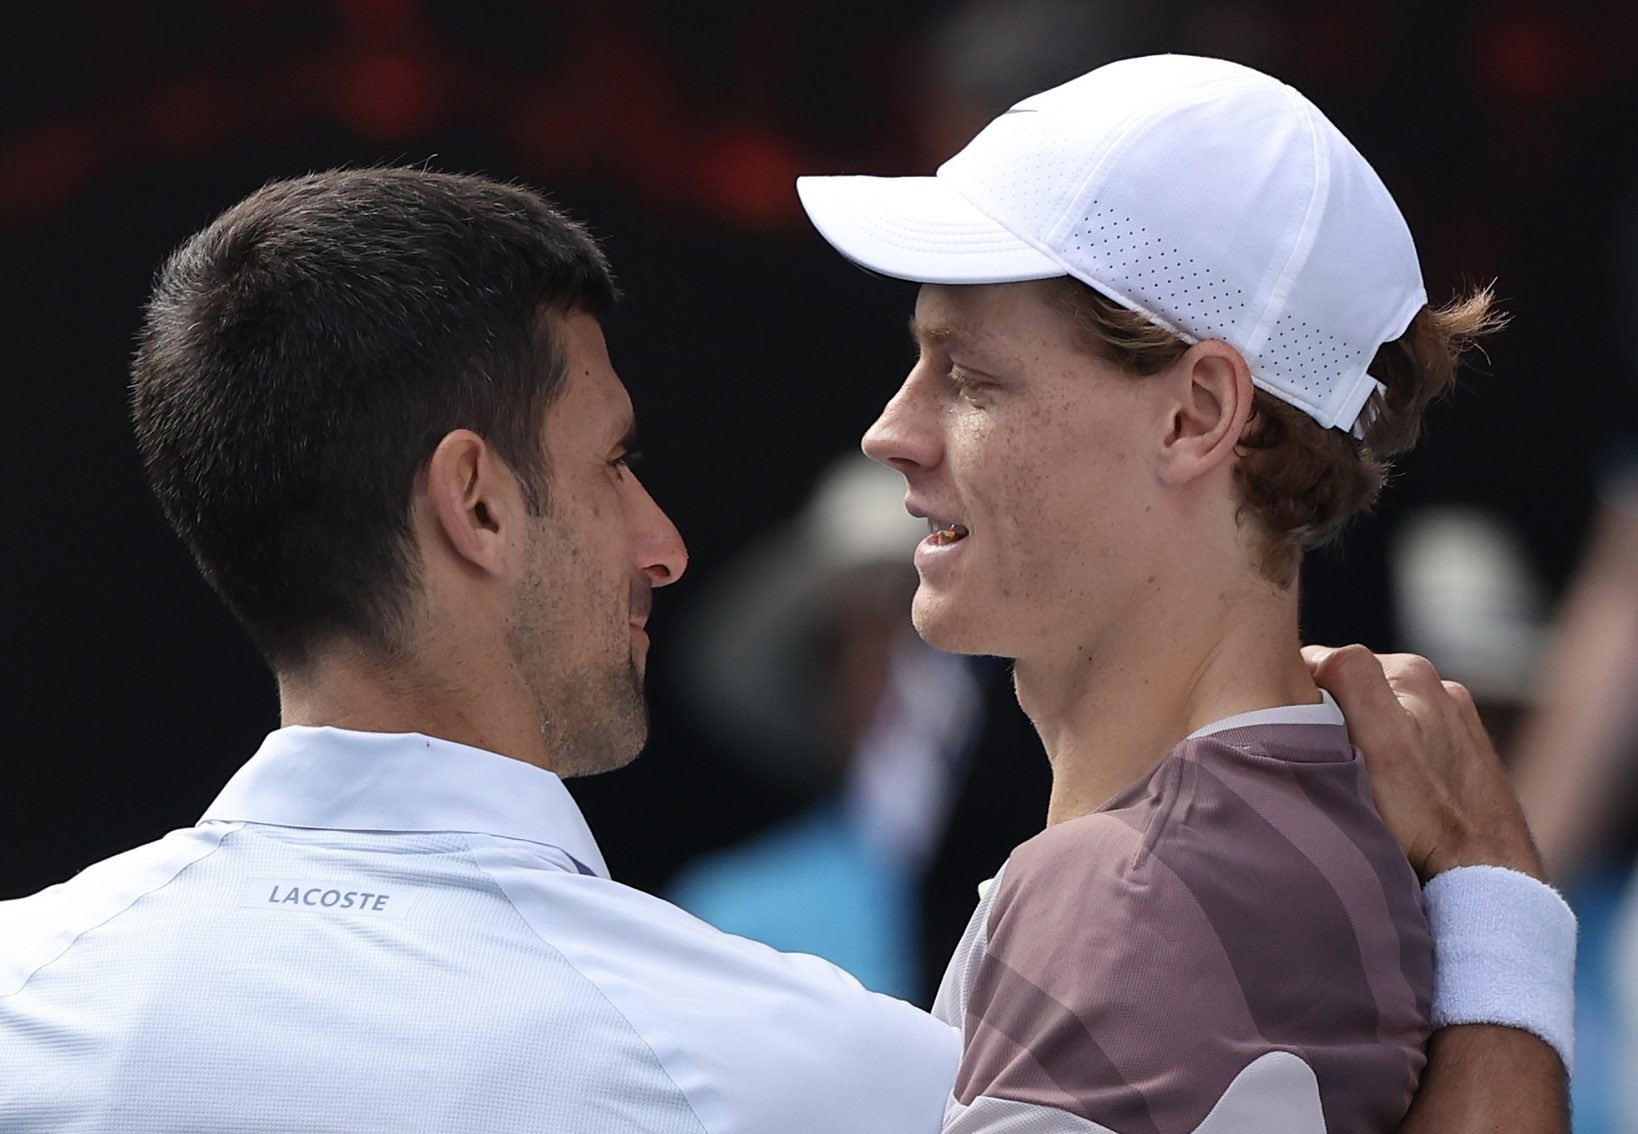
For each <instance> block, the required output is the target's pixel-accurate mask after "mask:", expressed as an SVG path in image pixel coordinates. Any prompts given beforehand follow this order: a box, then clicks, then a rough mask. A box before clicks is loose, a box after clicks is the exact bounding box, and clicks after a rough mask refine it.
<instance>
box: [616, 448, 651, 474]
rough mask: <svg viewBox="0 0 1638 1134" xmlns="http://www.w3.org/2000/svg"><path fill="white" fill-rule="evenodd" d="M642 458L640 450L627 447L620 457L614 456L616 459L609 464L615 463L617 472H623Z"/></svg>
mask: <svg viewBox="0 0 1638 1134" xmlns="http://www.w3.org/2000/svg"><path fill="white" fill-rule="evenodd" d="M642 459H643V455H642V453H640V452H638V451H637V450H636V449H627V450H626V451H625V452H624V453H621V454H620V455H619V456H618V457H616V458H614V460H612V461H610V462H609V464H611V465H613V466H614V468H615V470H616V471H617V472H622V473H623V472H627V471H629V470H630V469H631V468H632V466H634V465H635V464H637V462H639V461H641V460H642Z"/></svg>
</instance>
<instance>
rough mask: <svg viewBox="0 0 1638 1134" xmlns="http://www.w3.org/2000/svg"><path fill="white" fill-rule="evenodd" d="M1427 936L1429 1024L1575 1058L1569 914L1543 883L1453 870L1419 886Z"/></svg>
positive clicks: (1482, 870) (1569, 1062) (1489, 869)
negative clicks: (1485, 1027)
mask: <svg viewBox="0 0 1638 1134" xmlns="http://www.w3.org/2000/svg"><path fill="white" fill-rule="evenodd" d="M1422 898H1423V901H1424V903H1425V905H1426V907H1427V914H1428V928H1429V929H1430V930H1431V931H1432V933H1433V1026H1434V1027H1435V1028H1443V1027H1448V1026H1450V1025H1452V1024H1502V1025H1505V1026H1507V1027H1510V1028H1522V1029H1523V1030H1524V1031H1527V1032H1531V1033H1533V1034H1535V1035H1537V1036H1540V1037H1541V1038H1542V1039H1543V1040H1545V1041H1547V1042H1548V1043H1549V1044H1551V1045H1552V1046H1553V1048H1554V1049H1556V1050H1557V1051H1558V1054H1559V1057H1560V1058H1561V1059H1562V1060H1563V1061H1564V1069H1565V1071H1566V1072H1568V1071H1570V1070H1571V1069H1572V1067H1573V1065H1574V1059H1575V988H1574V984H1575V934H1576V924H1575V914H1573V913H1571V912H1570V907H1569V906H1568V905H1567V904H1566V903H1565V901H1564V899H1563V898H1561V897H1559V894H1558V891H1557V890H1554V889H1553V888H1552V887H1551V886H1549V885H1547V884H1546V883H1545V882H1539V881H1537V880H1536V879H1534V878H1531V877H1530V876H1529V875H1528V874H1520V873H1519V872H1518V871H1516V870H1507V869H1505V868H1503V867H1500V866H1459V867H1456V868H1455V869H1454V870H1447V871H1445V872H1444V873H1443V874H1439V875H1436V876H1435V877H1434V878H1433V879H1432V881H1430V882H1429V883H1428V884H1427V885H1426V886H1425V887H1423V888H1422Z"/></svg>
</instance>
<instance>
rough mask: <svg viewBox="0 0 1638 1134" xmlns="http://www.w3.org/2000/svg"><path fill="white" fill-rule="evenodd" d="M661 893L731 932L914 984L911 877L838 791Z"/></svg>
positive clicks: (897, 990) (877, 985) (688, 871)
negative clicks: (868, 832)
mask: <svg viewBox="0 0 1638 1134" xmlns="http://www.w3.org/2000/svg"><path fill="white" fill-rule="evenodd" d="M666 896H667V897H668V898H670V899H671V901H673V902H675V903H676V904H677V905H679V906H681V907H682V908H683V909H685V910H688V911H689V912H690V913H692V914H694V915H695V916H696V917H700V918H703V919H704V920H705V921H708V922H710V923H711V924H712V925H714V926H716V927H717V928H719V929H723V930H726V931H727V932H729V933H737V934H740V935H742V936H744V937H750V938H754V939H755V940H758V941H762V942H766V943H767V944H769V945H772V946H773V947H774V948H776V949H783V950H787V951H795V952H803V953H814V954H817V955H818V956H821V957H823V958H825V959H826V960H828V961H830V962H832V963H834V964H837V965H840V966H841V967H842V968H844V969H846V970H847V971H848V972H850V973H852V974H853V975H854V976H855V977H857V978H858V979H859V982H860V983H861V984H863V985H864V986H865V987H866V988H870V989H873V990H875V991H876V992H885V993H887V994H888V995H890V996H897V997H900V998H902V999H906V1000H910V999H914V998H915V996H916V995H917V993H918V991H919V988H920V977H919V973H918V970H917V963H918V961H917V959H918V957H919V955H920V949H921V945H920V940H919V934H920V925H919V918H918V916H917V908H918V907H917V902H916V896H915V890H914V884H913V882H912V881H911V879H910V878H909V877H908V876H907V875H906V874H905V872H904V870H903V869H902V868H901V867H900V866H899V865H897V864H896V863H895V862H894V861H893V860H892V859H891V858H890V857H889V856H887V855H884V854H882V853H881V852H880V851H879V850H877V849H875V847H874V846H873V845H872V844H871V842H870V840H869V838H868V837H867V836H866V834H865V832H864V830H863V828H862V826H861V824H860V823H858V822H857V821H856V820H855V819H854V818H853V811H852V809H851V808H849V807H847V806H845V805H844V804H843V803H842V802H841V801H840V800H830V801H826V802H824V803H821V804H819V805H817V806H815V807H813V808H811V809H809V810H808V811H806V812H804V813H803V814H801V815H799V816H797V817H796V818H795V819H792V820H790V821H789V822H787V823H784V824H781V825H780V826H777V827H775V828H773V829H772V830H771V831H769V832H768V833H766V834H764V835H762V836H760V837H759V838H756V839H752V840H750V841H749V842H745V843H741V844H739V845H737V846H734V847H731V848H729V849H728V850H724V851H720V852H718V853H716V854H713V855H707V856H706V857H704V858H702V859H700V860H699V861H697V862H695V863H693V864H691V865H690V866H688V867H685V868H684V869H683V871H682V872H681V873H679V874H678V876H677V878H676V880H675V882H674V883H673V884H672V887H671V891H670V893H669V894H667V895H666Z"/></svg>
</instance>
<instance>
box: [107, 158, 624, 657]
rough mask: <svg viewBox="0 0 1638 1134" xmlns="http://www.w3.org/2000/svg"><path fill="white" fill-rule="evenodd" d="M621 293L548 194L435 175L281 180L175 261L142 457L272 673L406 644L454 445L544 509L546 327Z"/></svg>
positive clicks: (140, 380)
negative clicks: (447, 445)
mask: <svg viewBox="0 0 1638 1134" xmlns="http://www.w3.org/2000/svg"><path fill="white" fill-rule="evenodd" d="M615 298H616V289H615V285H614V281H613V277H612V276H611V275H610V272H609V268H608V263H607V261H606V260H605V259H604V258H603V254H602V252H601V251H600V250H599V248H598V246H597V243H596V241H595V240H594V239H593V238H592V237H591V235H590V234H589V233H587V231H586V230H585V229H584V228H582V227H581V226H580V225H579V224H577V223H575V222H574V221H572V220H570V219H569V218H567V217H566V216H564V215H563V214H562V213H560V212H559V211H558V210H557V209H555V208H554V207H553V206H552V205H551V204H550V203H549V202H548V201H547V200H546V199H545V198H543V197H542V196H541V195H539V194H538V193H535V192H533V191H531V190H528V189H525V188H521V187H519V186H515V185H504V184H500V183H497V182H495V181H491V180H489V179H487V178H483V177H476V176H467V175H459V174H448V173H436V172H431V171H427V170H422V169H400V168H372V169H349V170H332V171H329V172H325V173H315V174H310V175H308V176H305V177H298V178H294V179H291V180H285V181H274V182H272V183H270V184H268V185H266V186H264V187H263V188H262V189H260V190H258V191H257V192H255V193H252V194H251V195H250V196H249V197H247V198H245V199H244V200H243V201H241V202H240V203H239V204H237V205H235V206H233V207H232V208H231V209H229V210H228V211H227V212H225V213H223V214H222V215H221V216H220V217H218V218H217V219H216V220H215V221H213V222H212V223H211V224H210V225H209V226H208V227H207V228H205V229H204V230H203V231H202V232H199V233H198V234H196V235H195V236H193V237H192V238H191V239H190V240H188V241H187V243H185V244H184V245H183V246H182V247H181V248H180V249H178V250H177V251H176V252H175V253H173V254H172V255H171V257H170V259H169V260H168V261H167V262H166V263H165V266H164V267H163V268H162V269H161V271H160V273H159V277H158V281H157V282H156V284H155V286H154V291H153V295H152V297H151V299H150V300H149V303H148V306H147V311H146V318H145V320H144V322H143V326H142V329H141V332H140V335H139V340H138V347H137V351H136V358H135V361H134V363H133V365H132V382H131V390H132V399H131V404H132V418H133V421H134V423H135V426H136V437H137V444H138V447H139V448H140V449H141V452H142V458H143V461H144V463H145V465H146V466H147V470H148V478H149V481H150V483H151V484H152V486H153V490H154V494H155V495H156V496H157V497H158V498H159V503H160V506H161V507H162V508H163V509H164V512H165V515H166V517H167V518H168V519H169V520H170V522H171V525H172V526H173V527H174V528H175V529H176V531H177V534H178V535H180V536H181V537H182V540H183V542H184V543H186V544H187V546H188V548H189V550H190V551H192V553H193V556H194V558H195V560H196V561H197V562H198V564H199V568H200V570H201V571H202V572H203V574H204V576H205V578H206V579H207V580H208V581H209V582H210V584H211V586H212V587H214V588H215V590H216V591H217V593H218V594H220V595H221V596H222V598H223V599H224V600H225V601H226V603H227V604H228V606H229V607H230V608H231V609H232V611H233V612H234V614H235V615H236V616H237V617H238V619H239V620H240V622H242V623H243V624H244V626H245V628H246V629H247V630H248V631H249V632H250V635H251V637H252V638H254V639H255V641H256V642H257V644H258V646H260V648H261V649H262V651H263V652H264V653H265V654H266V655H267V657H268V659H269V661H270V662H272V664H273V665H274V666H275V667H281V666H293V665H300V664H302V663H303V662H305V661H306V660H308V659H309V658H310V657H311V654H312V651H313V650H314V648H315V647H317V646H319V645H320V644H322V643H324V642H326V641H329V640H334V639H336V638H339V637H342V636H347V637H352V638H354V639H357V640H359V641H361V642H363V643H365V644H367V645H369V646H372V647H375V648H378V649H380V650H383V651H386V652H388V653H392V652H395V651H397V650H398V649H400V648H401V647H402V645H403V640H402V639H403V630H404V626H405V615H406V613H407V609H408V608H407V602H408V600H409V598H410V595H411V588H412V586H413V584H414V582H415V580H416V577H417V571H418V563H417V562H416V559H415V556H414V553H413V544H412V542H411V529H410V522H409V504H410V494H411V489H412V486H413V483H414V479H415V476H416V475H417V473H418V472H419V471H420V469H421V467H422V466H423V465H424V464H425V462H426V461H427V460H428V458H430V456H431V455H432V452H433V450H434V449H435V448H436V447H437V445H438V442H439V441H440V440H441V439H442V438H443V437H444V436H445V435H446V434H448V433H449V432H450V431H451V430H453V429H459V428H467V429H471V430H473V431H474V432H476V433H478V434H479V435H481V436H482V437H484V438H485V440H487V441H488V442H489V443H490V444H491V445H493V446H494V448H495V450H496V451H497V452H498V453H499V455H500V456H501V457H502V458H503V459H504V460H505V461H506V462H507V464H508V465H509V466H510V467H511V468H512V470H513V471H514V472H516V473H517V474H518V476H519V478H520V480H521V481H522V482H523V484H524V487H525V491H526V493H528V496H529V505H530V507H531V508H532V509H534V510H535V511H537V512H540V511H543V510H544V509H545V508H546V506H547V492H548V487H549V486H548V485H547V483H546V466H545V456H544V454H543V452H542V449H541V445H542V429H543V425H544V421H545V415H546V411H547V409H548V408H549V406H550V405H551V403H552V401H553V399H554V398H555V397H556V396H557V394H558V393H559V391H560V389H561V386H562V379H563V369H564V364H563V358H562V356H561V348H560V347H559V346H558V345H557V344H556V343H555V342H554V340H553V319H552V318H551V315H552V313H554V312H556V313H563V312H567V311H570V310H574V309H581V310H585V311H589V312H591V313H592V314H599V313H601V312H602V311H604V310H606V309H607V308H608V307H609V306H610V305H612V304H613V302H614V300H615Z"/></svg>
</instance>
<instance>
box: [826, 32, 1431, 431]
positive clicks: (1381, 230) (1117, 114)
mask: <svg viewBox="0 0 1638 1134" xmlns="http://www.w3.org/2000/svg"><path fill="white" fill-rule="evenodd" d="M796 188H797V193H798V194H799V195H800V196H801V198H802V205H803V207H804V208H805V209H806V210H807V213H808V216H809V218H810V219H811V220H812V221H813V223H814V226H815V227H816V228H818V230H819V232H820V233H821V235H823V236H824V238H825V239H826V240H828V241H829V242H830V243H831V244H832V245H834V246H835V247H836V249H837V250H838V251H839V252H841V253H842V254H843V255H844V256H846V257H848V258H849V259H851V260H854V261H856V262H857V263H859V264H861V265H863V266H864V267H866V268H869V269H871V270H872V271H876V272H880V273H881V274H883V275H887V276H893V277H896V278H898V279H905V280H913V281H915V282H918V283H947V284H979V283H1011V282H1014V281H1018V280H1035V279H1048V278H1052V277H1056V276H1064V275H1069V276H1073V277H1075V278H1076V279H1078V280H1081V281H1082V282H1084V283H1086V284H1088V285H1090V286H1091V287H1093V288H1095V289H1096V290H1097V291H1098V292H1100V293H1102V294H1103V295H1105V296H1107V297H1109V298H1110V299H1111V300H1113V301H1115V302H1116V303H1119V304H1120V305H1121V306H1123V307H1126V308H1129V309H1131V310H1133V311H1136V312H1138V313H1139V314H1141V315H1143V316H1145V317H1146V318H1148V319H1150V320H1151V321H1153V322H1154V323H1157V324H1159V325H1160V326H1162V327H1165V328H1166V329H1167V330H1169V331H1171V332H1173V333H1174V334H1176V335H1178V336H1180V337H1181V338H1183V339H1185V340H1187V341H1189V342H1199V341H1201V340H1204V339H1220V340H1222V341H1224V342H1227V343H1228V344H1230V345H1231V346H1233V347H1234V348H1235V349H1236V350H1238V351H1239V352H1240V353H1241V354H1242V355H1243V356H1244V357H1245V360H1246V363H1247V365H1248V366H1249V367H1250V370H1251V376H1252V381H1253V382H1254V383H1256V385H1257V386H1258V387H1259V388H1261V389H1264V390H1267V391H1268V392H1269V393H1270V394H1273V395H1274V396H1275V397H1278V398H1280V399H1282V400H1283V401H1286V402H1289V403H1290V404H1292V405H1294V406H1296V407H1297V408H1299V409H1301V410H1302V411H1303V412H1305V413H1307V414H1308V415H1309V416H1310V417H1312V418H1314V419H1315V420H1316V421H1318V422H1319V423H1320V424H1322V425H1324V426H1327V427H1333V428H1339V429H1344V430H1352V431H1353V432H1354V433H1355V434H1356V435H1358V434H1359V432H1360V428H1361V422H1360V419H1361V415H1362V414H1363V413H1364V411H1365V405H1366V402H1367V400H1368V399H1369V398H1370V396H1371V394H1372V393H1373V392H1375V391H1377V390H1379V389H1381V384H1380V383H1378V382H1376V381H1375V380H1374V379H1373V378H1371V377H1370V375H1368V374H1367V373H1366V372H1365V371H1366V367H1368V366H1369V365H1370V363H1371V359H1372V358H1373V357H1374V356H1375V354H1376V351H1377V348H1378V347H1380V346H1381V345H1382V344H1383V343H1385V342H1388V341H1390V340H1392V339H1396V338H1398V337H1399V336H1400V335H1402V334H1403V333H1404V332H1405V329H1406V328H1407V327H1408V326H1409V325H1410V321H1411V318H1412V317H1413V316H1414V315H1415V314H1416V312H1417V311H1419V310H1420V309H1421V308H1422V307H1423V306H1424V305H1426V303H1427V294H1426V292H1425V291H1424V290H1423V287H1422V272H1421V268H1420V266H1419V265H1418V263H1417V258H1416V246H1415V245H1414V244H1413V243H1412V242H1411V235H1410V229H1409V228H1408V227H1407V226H1406V224H1405V218H1404V217H1403V216H1401V215H1400V212H1399V208H1398V206H1396V205H1395V204H1394V202H1393V198H1392V197H1391V196H1389V194H1388V191H1387V189H1386V187H1384V186H1383V184H1382V181H1381V179H1380V178H1379V177H1377V175H1376V171H1375V170H1373V169H1372V168H1371V167H1370V165H1369V164H1368V163H1367V162H1366V161H1365V159H1364V158H1363V157H1361V156H1360V154H1359V151H1358V150H1356V149H1354V147H1353V145H1352V144H1351V143H1350V142H1349V141H1348V139H1346V138H1344V137H1343V136H1342V133H1341V132H1340V131H1339V130H1338V129H1337V128H1336V127H1335V126H1333V125H1332V124H1331V122H1330V121H1329V120H1328V119H1327V118H1326V117H1325V116H1324V115H1323V114H1321V113H1320V111H1319V109H1318V108H1317V107H1316V106H1314V104H1313V103H1311V102H1309V101H1308V99H1307V98H1305V97H1303V95H1302V94H1300V93H1299V92H1298V91H1296V90H1295V89H1293V88H1292V87H1289V86H1287V85H1286V84H1284V83H1282V82H1280V81H1278V80H1277V79H1272V78H1270V77H1269V76H1267V75H1264V74H1262V73H1261V72H1259V71H1254V70H1252V69H1251V68H1249V67H1243V66H1241V65H1239V64H1237V63H1229V62H1225V61H1223V60H1220V59H1202V58H1198V57H1194V56H1187V55H1154V56H1148V57H1145V58H1141V59H1125V60H1121V61H1120V62H1117V63H1111V64H1109V65H1108V66H1105V67H1099V68H1098V69H1097V70H1095V71H1092V72H1090V73H1088V74H1086V75H1082V76H1081V77H1080V78H1078V79H1073V80H1071V81H1070V82H1067V83H1065V84H1063V85H1062V86H1059V87H1054V88H1053V89H1051V90H1048V91H1043V92H1042V93H1040V94H1037V95H1032V96H1031V97H1029V98H1026V99H1024V100H1023V101H1022V102H1019V103H1018V104H1017V105H1016V106H1014V107H1013V108H1012V109H1011V110H1008V111H1007V112H1006V113H1004V114H1002V115H1001V117H999V118H997V119H996V120H995V121H993V122H991V123H990V124H989V125H988V126H986V127H985V128H984V129H983V130H982V131H981V132H980V133H979V134H978V136H977V137H975V138H974V139H973V140H972V141H971V142H970V143H968V145H967V147H966V148H965V149H963V150H962V151H961V152H960V153H958V154H956V155H955V156H954V157H953V158H951V159H950V160H949V161H947V162H945V163H944V164H943V165H942V166H940V167H939V169H938V172H937V173H936V174H935V175H934V176H932V177H855V176H845V177H802V178H799V179H798V180H797V182H796Z"/></svg>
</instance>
